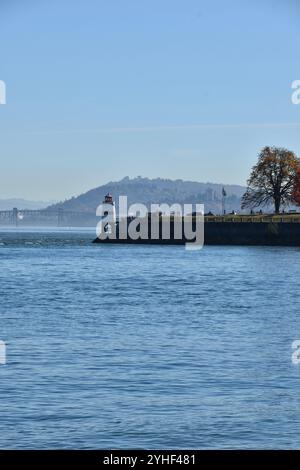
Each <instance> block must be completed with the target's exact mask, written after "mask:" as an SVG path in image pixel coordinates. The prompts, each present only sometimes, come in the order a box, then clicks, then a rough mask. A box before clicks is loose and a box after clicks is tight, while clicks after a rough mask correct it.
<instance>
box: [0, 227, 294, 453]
mask: <svg viewBox="0 0 300 470" xmlns="http://www.w3.org/2000/svg"><path fill="white" fill-rule="evenodd" d="M93 235H94V234H93V233H92V232H90V233H88V232H85V233H84V232H82V233H76V232H66V233H59V232H57V233H47V232H42V233H30V232H27V233H17V232H15V233H8V232H1V233H0V266H1V270H0V293H1V301H0V318H1V328H0V339H2V340H4V341H5V342H6V343H7V365H5V366H0V447H1V448H32V449H37V448H123V449H124V448H140V447H143V448H150V449H151V448H199V449H202V448H300V365H299V366H297V365H293V364H292V362H291V353H292V349H291V343H292V341H293V340H295V339H300V300H299V278H300V251H299V250H298V249H296V248H291V249H289V248H262V247H260V248H255V247H229V248H228V247H227V248H225V247H205V248H204V249H203V250H202V251H200V252H187V251H185V250H184V248H183V247H180V246H178V247H150V246H144V247H143V246H100V245H92V244H91V243H90V242H91V240H92V239H93Z"/></svg>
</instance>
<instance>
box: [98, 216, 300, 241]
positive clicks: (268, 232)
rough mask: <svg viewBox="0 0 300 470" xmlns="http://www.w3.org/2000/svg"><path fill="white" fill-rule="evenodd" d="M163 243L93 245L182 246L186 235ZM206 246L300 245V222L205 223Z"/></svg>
mask: <svg viewBox="0 0 300 470" xmlns="http://www.w3.org/2000/svg"><path fill="white" fill-rule="evenodd" d="M172 233H173V231H172V224H171V237H170V239H169V240H164V239H163V238H162V237H161V235H160V237H159V239H157V240H153V239H152V240H151V239H147V240H141V239H138V240H132V239H130V238H126V239H119V238H118V235H117V238H116V239H110V238H107V239H104V240H100V239H98V238H96V239H95V240H94V243H120V244H129V243H131V244H140V243H142V244H159V245H182V244H185V243H186V242H188V241H190V240H186V239H185V237H184V235H182V237H181V238H180V239H179V240H178V239H174V238H173V237H172ZM204 244H205V245H269V246H300V222H284V221H281V222H280V221H279V222H274V221H265V222H262V221H259V222H246V221H245V222H233V221H223V222H222V221H220V222H216V221H209V222H205V223H204Z"/></svg>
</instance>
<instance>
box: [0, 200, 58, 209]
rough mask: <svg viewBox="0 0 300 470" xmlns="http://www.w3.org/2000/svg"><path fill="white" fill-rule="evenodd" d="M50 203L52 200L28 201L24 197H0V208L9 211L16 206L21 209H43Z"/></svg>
mask: <svg viewBox="0 0 300 470" xmlns="http://www.w3.org/2000/svg"><path fill="white" fill-rule="evenodd" d="M51 203H53V201H28V200H26V199H19V198H10V199H0V210H1V211H10V210H12V209H13V208H14V207H17V208H18V209H21V210H25V209H27V210H35V209H44V208H45V207H47V206H49V204H51Z"/></svg>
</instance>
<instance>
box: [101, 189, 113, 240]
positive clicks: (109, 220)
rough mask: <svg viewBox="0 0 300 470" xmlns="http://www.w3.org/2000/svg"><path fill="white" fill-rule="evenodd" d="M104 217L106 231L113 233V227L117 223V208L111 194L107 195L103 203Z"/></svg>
mask: <svg viewBox="0 0 300 470" xmlns="http://www.w3.org/2000/svg"><path fill="white" fill-rule="evenodd" d="M103 217H105V221H106V225H105V227H104V230H105V231H106V232H111V230H112V226H113V225H115V223H116V207H115V203H114V200H113V197H112V195H111V194H110V193H107V194H106V196H105V197H104V201H103Z"/></svg>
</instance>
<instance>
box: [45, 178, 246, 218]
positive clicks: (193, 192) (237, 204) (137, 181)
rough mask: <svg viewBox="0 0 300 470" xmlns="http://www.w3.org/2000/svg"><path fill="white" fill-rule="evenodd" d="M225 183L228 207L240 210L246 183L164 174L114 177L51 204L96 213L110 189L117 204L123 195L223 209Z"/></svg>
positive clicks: (131, 198) (134, 200)
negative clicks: (117, 179)
mask: <svg viewBox="0 0 300 470" xmlns="http://www.w3.org/2000/svg"><path fill="white" fill-rule="evenodd" d="M223 187H224V188H225V191H226V193H227V196H226V209H227V211H231V210H238V211H240V209H241V197H242V195H243V194H244V192H245V191H246V188H245V187H244V186H239V185H228V184H224V185H223V184H219V183H201V182H196V181H183V180H170V179H162V178H155V179H149V178H143V177H137V178H129V177H128V176H126V177H125V178H123V179H122V180H120V181H111V182H109V183H107V184H105V185H102V186H99V187H97V188H94V189H91V190H90V191H87V192H85V193H83V194H81V195H79V196H77V197H72V198H71V199H67V200H66V201H63V202H59V203H57V204H54V205H51V206H50V208H51V209H58V208H62V209H64V210H69V211H83V212H89V213H95V211H96V208H97V206H98V205H99V204H100V203H101V202H102V201H103V198H104V196H105V194H107V193H108V192H110V193H111V194H112V195H113V198H114V200H115V201H116V205H118V198H119V196H127V197H128V205H131V204H133V203H142V204H145V205H146V206H147V207H148V208H150V204H159V203H160V204H161V203H167V204H173V203H180V204H189V203H190V204H195V203H198V204H202V203H203V204H204V205H205V211H206V212H208V211H212V212H214V213H221V205H222V188H223Z"/></svg>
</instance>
